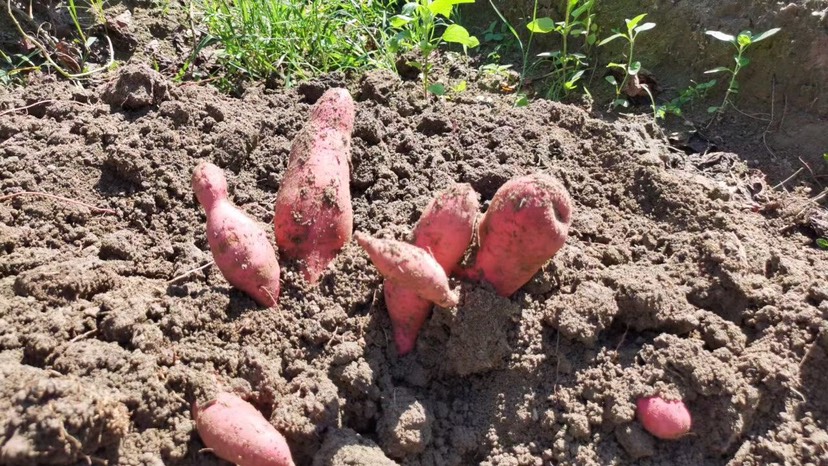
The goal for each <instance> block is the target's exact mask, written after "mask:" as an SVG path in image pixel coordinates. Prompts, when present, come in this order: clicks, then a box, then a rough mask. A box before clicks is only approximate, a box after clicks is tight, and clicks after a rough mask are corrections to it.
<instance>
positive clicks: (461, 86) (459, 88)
mask: <svg viewBox="0 0 828 466" xmlns="http://www.w3.org/2000/svg"><path fill="white" fill-rule="evenodd" d="M467 88H468V84H467V83H466V81H465V80H463V81H460V82H459V83H457V85H455V86H454V87H452V88H451V90H453V91H454V92H463V91H465V90H466V89H467Z"/></svg>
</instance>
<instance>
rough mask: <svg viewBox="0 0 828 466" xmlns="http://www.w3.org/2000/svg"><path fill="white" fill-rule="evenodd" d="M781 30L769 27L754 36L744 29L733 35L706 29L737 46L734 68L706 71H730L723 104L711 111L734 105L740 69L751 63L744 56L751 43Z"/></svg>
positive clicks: (718, 37) (719, 110) (710, 34)
mask: <svg viewBox="0 0 828 466" xmlns="http://www.w3.org/2000/svg"><path fill="white" fill-rule="evenodd" d="M780 30H781V28H773V29H769V30H767V31H765V32H763V33H761V34H759V35H757V36H754V35H753V33H751V32H750V31H742V32H740V33H739V35H737V36H732V35H730V34H726V33H724V32H719V31H705V33H706V34H707V35H709V36H711V37H713V38H714V39H717V40H720V41H722V42H729V43H730V44H731V45H733V46H734V47H735V48H736V55H734V56H733V59H734V60H735V62H736V63H735V64H734V65H733V68H728V67H726V66H720V67H717V68H713V69H712V70H707V71H705V73H707V74H712V73H730V83H729V84H728V86H727V91H726V92H725V96H724V99H723V100H722V103H721V105H719V106H716V107H710V108H708V109H707V111H708V112H709V113H716V114H722V113H723V112H724V111H725V110H726V108H727V106H728V105H731V106H732V105H733V101H732V100H731V97H732V96H733V95H734V94H737V93H738V92H739V82H738V81H737V80H736V77H737V76H738V75H739V71H741V70H742V68H744V67H746V66H748V65H749V64H750V59H749V58H748V57H746V56H744V54H745V51H746V50H747V49H748V48H749V47H750V46H751V45H753V44H755V43H757V42H760V41H763V40H765V39H767V38H768V37H771V36H772V35H774V34H776V33H777V32H779V31H780Z"/></svg>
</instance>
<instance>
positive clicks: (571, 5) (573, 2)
mask: <svg viewBox="0 0 828 466" xmlns="http://www.w3.org/2000/svg"><path fill="white" fill-rule="evenodd" d="M578 1H579V0H569V3H568V5H567V7H566V8H567V9H568V10H571V9H573V8H575V5H577V4H578Z"/></svg>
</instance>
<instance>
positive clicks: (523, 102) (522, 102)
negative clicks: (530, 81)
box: [515, 94, 529, 107]
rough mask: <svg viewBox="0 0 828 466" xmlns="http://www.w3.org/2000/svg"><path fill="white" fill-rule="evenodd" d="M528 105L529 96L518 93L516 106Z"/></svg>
mask: <svg viewBox="0 0 828 466" xmlns="http://www.w3.org/2000/svg"><path fill="white" fill-rule="evenodd" d="M527 105H529V98H527V97H526V96H525V95H523V94H520V95H518V96H517V99H515V107H525V106H527Z"/></svg>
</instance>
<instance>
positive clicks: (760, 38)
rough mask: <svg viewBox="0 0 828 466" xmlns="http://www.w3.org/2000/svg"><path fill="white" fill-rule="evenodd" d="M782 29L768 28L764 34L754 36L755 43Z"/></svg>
mask: <svg viewBox="0 0 828 466" xmlns="http://www.w3.org/2000/svg"><path fill="white" fill-rule="evenodd" d="M781 30H782V28H773V29H768V30H767V31H765V32H763V33H762V34H759V35H758V36H754V37H753V43H754V44H755V43H757V42H759V41H760V40H765V39H767V38H768V37H770V36H772V35H774V34H776V33H777V32H779V31H781Z"/></svg>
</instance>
